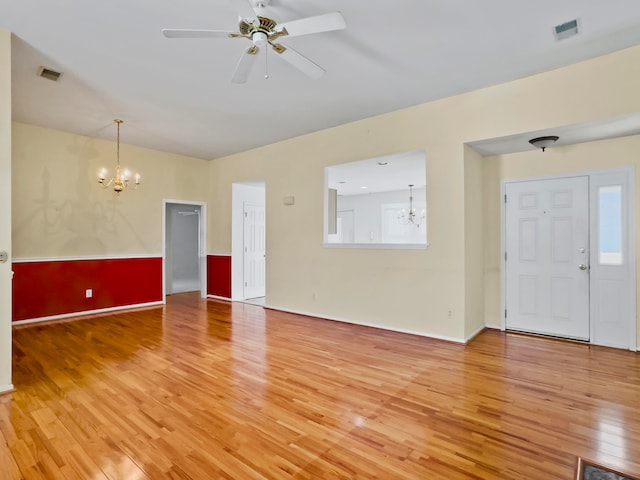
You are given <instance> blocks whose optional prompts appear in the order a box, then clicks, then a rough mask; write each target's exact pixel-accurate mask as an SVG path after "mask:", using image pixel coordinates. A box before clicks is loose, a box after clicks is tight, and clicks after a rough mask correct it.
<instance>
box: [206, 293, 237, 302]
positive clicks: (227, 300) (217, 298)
mask: <svg viewBox="0 0 640 480" xmlns="http://www.w3.org/2000/svg"><path fill="white" fill-rule="evenodd" d="M207 298H213V299H214V300H224V301H225V302H233V300H232V299H230V298H228V297H220V296H218V295H210V294H209V295H207Z"/></svg>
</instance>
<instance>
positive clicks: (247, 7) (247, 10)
mask: <svg viewBox="0 0 640 480" xmlns="http://www.w3.org/2000/svg"><path fill="white" fill-rule="evenodd" d="M229 3H231V6H232V7H233V9H234V10H235V11H236V13H237V14H238V15H239V16H240V18H241V19H242V20H245V21H248V22H247V23H256V22H258V24H259V23H260V22H259V21H258V16H257V15H256V12H254V11H253V6H252V5H251V2H250V1H249V0H229Z"/></svg>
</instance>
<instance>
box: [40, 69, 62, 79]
mask: <svg viewBox="0 0 640 480" xmlns="http://www.w3.org/2000/svg"><path fill="white" fill-rule="evenodd" d="M61 75H62V73H60V72H56V71H55V70H51V69H50V68H47V67H40V68H38V76H39V77H42V78H46V79H47V80H51V81H52V82H57V81H58V79H59V78H60V76H61Z"/></svg>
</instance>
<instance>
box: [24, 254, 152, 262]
mask: <svg viewBox="0 0 640 480" xmlns="http://www.w3.org/2000/svg"><path fill="white" fill-rule="evenodd" d="M134 258H162V255H161V254H156V255H154V254H131V255H105V256H98V255H91V256H87V257H41V258H38V257H29V258H15V257H14V258H12V259H11V261H12V262H13V263H36V262H77V261H79V260H131V259H134Z"/></svg>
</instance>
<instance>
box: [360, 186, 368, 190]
mask: <svg viewBox="0 0 640 480" xmlns="http://www.w3.org/2000/svg"><path fill="white" fill-rule="evenodd" d="M360 188H362V189H363V190H366V189H367V188H369V187H367V186H365V185H363V186H361V187H360Z"/></svg>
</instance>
